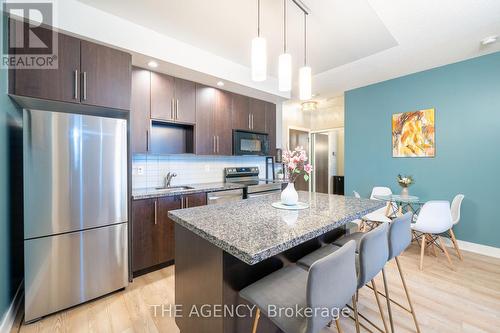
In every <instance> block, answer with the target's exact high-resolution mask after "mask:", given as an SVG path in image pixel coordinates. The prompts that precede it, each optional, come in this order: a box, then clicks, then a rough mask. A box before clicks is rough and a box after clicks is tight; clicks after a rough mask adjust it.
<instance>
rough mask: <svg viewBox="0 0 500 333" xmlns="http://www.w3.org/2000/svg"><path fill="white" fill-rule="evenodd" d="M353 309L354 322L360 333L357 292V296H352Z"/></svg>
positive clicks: (357, 332) (357, 331)
mask: <svg viewBox="0 0 500 333" xmlns="http://www.w3.org/2000/svg"><path fill="white" fill-rule="evenodd" d="M352 308H353V309H354V321H355V322H356V333H360V332H361V330H360V329H359V317H358V292H357V291H356V296H352Z"/></svg>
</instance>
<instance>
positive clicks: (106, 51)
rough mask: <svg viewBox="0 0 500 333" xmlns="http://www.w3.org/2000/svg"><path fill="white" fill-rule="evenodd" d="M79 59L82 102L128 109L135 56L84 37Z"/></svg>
mask: <svg viewBox="0 0 500 333" xmlns="http://www.w3.org/2000/svg"><path fill="white" fill-rule="evenodd" d="M80 59H81V60H80V64H81V72H82V84H81V86H82V87H81V89H80V92H81V99H80V100H81V102H82V104H88V105H95V106H103V107H109V108H115V109H122V110H129V109H130V89H131V83H130V77H131V66H132V56H131V55H130V54H129V53H126V52H122V51H120V50H116V49H112V48H109V47H106V46H103V45H99V44H95V43H91V42H87V41H83V40H82V41H81V57H80Z"/></svg>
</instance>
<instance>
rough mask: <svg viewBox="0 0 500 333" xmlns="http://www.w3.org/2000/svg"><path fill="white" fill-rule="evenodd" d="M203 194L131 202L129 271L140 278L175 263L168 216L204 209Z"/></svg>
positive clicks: (173, 228)
mask: <svg viewBox="0 0 500 333" xmlns="http://www.w3.org/2000/svg"><path fill="white" fill-rule="evenodd" d="M206 204H207V195H206V193H195V194H189V195H185V196H170V197H160V198H153V199H144V200H134V201H132V271H133V272H134V276H138V275H141V274H143V273H146V272H148V271H151V270H154V269H155V268H157V267H161V266H162V265H163V266H164V265H165V264H168V263H172V262H173V260H174V259H175V236H174V233H175V222H174V221H172V220H171V219H170V218H169V217H168V212H169V211H171V210H175V209H181V208H188V207H197V206H204V205H206Z"/></svg>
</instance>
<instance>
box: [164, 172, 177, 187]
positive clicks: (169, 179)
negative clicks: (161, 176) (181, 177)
mask: <svg viewBox="0 0 500 333" xmlns="http://www.w3.org/2000/svg"><path fill="white" fill-rule="evenodd" d="M174 177H177V174H176V173H175V172H172V173H170V172H169V173H167V175H166V176H165V188H169V187H170V183H171V182H172V178H174Z"/></svg>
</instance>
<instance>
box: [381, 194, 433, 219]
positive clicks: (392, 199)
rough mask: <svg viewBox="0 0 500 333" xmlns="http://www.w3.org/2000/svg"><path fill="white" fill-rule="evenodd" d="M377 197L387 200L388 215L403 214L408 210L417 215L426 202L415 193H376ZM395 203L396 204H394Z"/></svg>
mask: <svg viewBox="0 0 500 333" xmlns="http://www.w3.org/2000/svg"><path fill="white" fill-rule="evenodd" d="M374 198H375V199H377V200H381V201H385V202H387V211H386V214H385V215H386V216H389V217H396V216H401V215H403V214H404V213H406V212H412V213H413V214H414V215H417V214H418V212H419V211H420V208H421V207H422V205H423V204H424V202H422V201H420V198H419V197H417V196H414V195H399V194H391V195H375V196H374ZM392 203H394V204H392Z"/></svg>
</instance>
